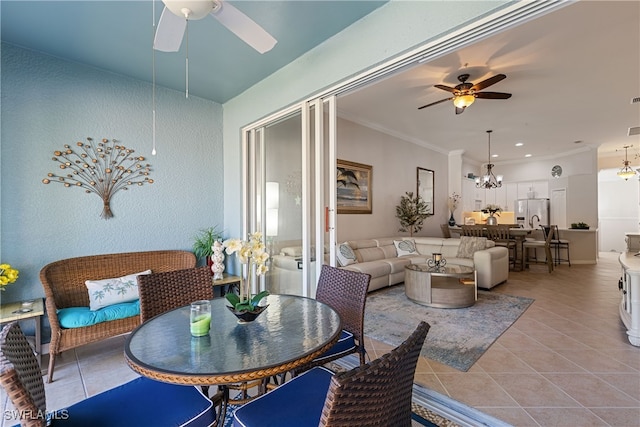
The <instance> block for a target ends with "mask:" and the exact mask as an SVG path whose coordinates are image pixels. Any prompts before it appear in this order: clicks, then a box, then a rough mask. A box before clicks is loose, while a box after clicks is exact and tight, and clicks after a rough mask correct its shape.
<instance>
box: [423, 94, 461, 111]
mask: <svg viewBox="0 0 640 427" xmlns="http://www.w3.org/2000/svg"><path fill="white" fill-rule="evenodd" d="M452 99H453V97H451V98H445V99H441V100H440V101H436V102H432V103H431V104H427V105H423V106H422V107H418V110H422V109H423V108H427V107H431V106H432V105H436V104H440V103H442V102H445V101H451V100H452Z"/></svg>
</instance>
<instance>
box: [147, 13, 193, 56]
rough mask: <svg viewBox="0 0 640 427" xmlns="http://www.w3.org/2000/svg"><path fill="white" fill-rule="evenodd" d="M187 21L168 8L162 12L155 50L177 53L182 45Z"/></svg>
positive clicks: (154, 40) (155, 39)
mask: <svg viewBox="0 0 640 427" xmlns="http://www.w3.org/2000/svg"><path fill="white" fill-rule="evenodd" d="M186 27H187V20H186V19H185V18H183V17H180V16H176V15H174V14H173V13H172V12H171V11H170V10H169V9H167V8H166V7H165V8H164V10H163V11H162V15H161V16H160V21H158V28H156V35H155V38H154V39H153V48H154V49H156V50H161V51H163V52H177V51H178V50H180V45H181V44H182V37H184V30H185V28H186Z"/></svg>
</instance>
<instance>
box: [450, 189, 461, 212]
mask: <svg viewBox="0 0 640 427" xmlns="http://www.w3.org/2000/svg"><path fill="white" fill-rule="evenodd" d="M458 203H460V195H459V194H458V193H455V192H454V193H451V195H450V196H449V200H447V206H448V207H449V210H450V211H451V212H452V213H453V212H455V211H456V209H458Z"/></svg>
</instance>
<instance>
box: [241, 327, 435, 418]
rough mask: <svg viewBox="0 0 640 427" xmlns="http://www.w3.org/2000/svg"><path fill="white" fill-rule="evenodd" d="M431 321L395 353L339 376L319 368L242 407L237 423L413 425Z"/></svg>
mask: <svg viewBox="0 0 640 427" xmlns="http://www.w3.org/2000/svg"><path fill="white" fill-rule="evenodd" d="M428 331H429V324H428V323H425V322H420V325H418V327H417V329H416V330H415V331H414V332H413V333H412V334H411V336H409V338H407V340H406V341H405V342H403V343H402V344H400V345H399V346H398V347H396V348H395V349H394V350H392V351H391V352H390V353H387V354H385V355H384V356H382V357H380V358H379V359H376V360H374V361H373V362H371V363H369V364H366V365H364V366H360V367H357V368H355V369H353V370H351V371H347V372H344V373H339V374H336V375H333V373H332V372H331V371H330V370H328V369H326V368H324V367H315V368H313V369H311V370H309V371H307V372H305V373H304V374H302V375H300V376H297V377H295V378H293V379H292V380H291V381H288V382H286V383H285V384H283V385H281V386H280V387H278V388H276V389H275V390H273V391H270V392H269V393H267V394H266V395H264V396H262V397H261V398H259V399H256V400H254V401H252V402H249V403H247V404H246V405H244V406H242V407H241V408H239V409H238V410H236V412H235V414H234V419H233V425H234V426H235V427H252V426H261V425H265V424H264V420H265V417H267V418H268V419H269V422H270V425H277V426H294V425H295V426H299V427H303V426H304V427H306V426H313V427H315V426H332V427H341V426H344V427H351V426H358V427H367V426H378V427H384V426H389V427H398V426H401V427H409V426H411V395H412V391H413V377H414V374H415V370H416V364H417V362H418V357H419V356H420V350H421V349H422V345H423V344H424V340H425V338H426V336H427V332H428Z"/></svg>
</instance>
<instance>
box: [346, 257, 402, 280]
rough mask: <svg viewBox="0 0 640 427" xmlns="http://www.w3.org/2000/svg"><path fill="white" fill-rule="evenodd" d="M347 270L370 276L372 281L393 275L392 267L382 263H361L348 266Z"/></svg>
mask: <svg viewBox="0 0 640 427" xmlns="http://www.w3.org/2000/svg"><path fill="white" fill-rule="evenodd" d="M346 269H347V270H352V271H359V272H360V273H367V274H370V275H371V280H373V279H375V278H376V277H382V276H388V275H389V274H391V265H390V264H388V263H386V262H382V261H371V262H359V263H357V264H351V265H349V266H347V267H346Z"/></svg>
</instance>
